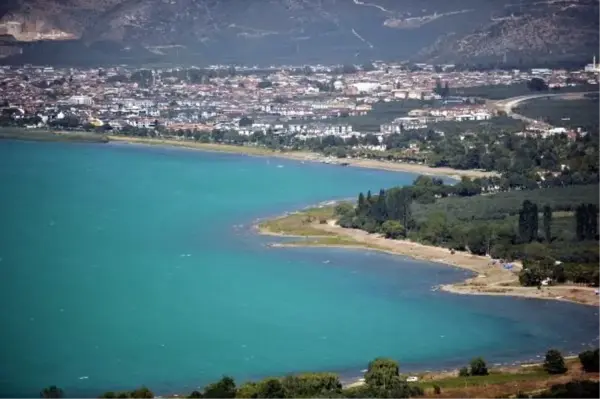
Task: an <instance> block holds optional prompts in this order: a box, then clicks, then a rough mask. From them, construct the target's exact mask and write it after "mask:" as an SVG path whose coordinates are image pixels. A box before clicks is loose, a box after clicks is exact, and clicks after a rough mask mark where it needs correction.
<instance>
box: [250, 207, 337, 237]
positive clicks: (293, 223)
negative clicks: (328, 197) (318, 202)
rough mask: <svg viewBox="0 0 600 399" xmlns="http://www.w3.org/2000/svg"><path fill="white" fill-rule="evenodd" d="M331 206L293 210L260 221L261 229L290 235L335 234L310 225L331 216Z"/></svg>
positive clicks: (332, 208) (332, 209)
mask: <svg viewBox="0 0 600 399" xmlns="http://www.w3.org/2000/svg"><path fill="white" fill-rule="evenodd" d="M333 211H334V207H333V206H324V207H321V208H310V209H307V210H304V211H301V212H295V213H292V214H290V215H287V216H283V217H279V218H275V219H271V220H267V221H264V222H262V223H260V225H259V227H260V228H261V229H262V230H263V231H267V232H270V233H276V234H284V235H290V236H299V237H307V236H313V237H314V236H335V234H333V233H328V232H324V231H322V230H319V229H316V228H314V227H313V226H312V223H314V222H318V221H319V220H321V219H322V220H327V219H331V218H332V217H333Z"/></svg>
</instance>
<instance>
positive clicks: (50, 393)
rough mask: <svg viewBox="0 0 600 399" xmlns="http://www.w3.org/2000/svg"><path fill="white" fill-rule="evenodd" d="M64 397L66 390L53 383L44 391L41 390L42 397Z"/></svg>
mask: <svg viewBox="0 0 600 399" xmlns="http://www.w3.org/2000/svg"><path fill="white" fill-rule="evenodd" d="M62 397H64V392H63V390H62V389H60V388H59V387H57V386H56V385H51V386H49V387H47V388H44V390H43V391H42V392H40V398H62Z"/></svg>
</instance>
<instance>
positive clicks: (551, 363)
mask: <svg viewBox="0 0 600 399" xmlns="http://www.w3.org/2000/svg"><path fill="white" fill-rule="evenodd" d="M544 370H546V371H547V372H548V373H549V374H564V373H565V372H566V371H567V367H566V366H565V359H564V358H563V355H562V354H561V353H560V352H559V351H557V350H556V349H550V350H549V351H548V352H546V359H545V360H544Z"/></svg>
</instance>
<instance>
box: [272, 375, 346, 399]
mask: <svg viewBox="0 0 600 399" xmlns="http://www.w3.org/2000/svg"><path fill="white" fill-rule="evenodd" d="M282 384H283V386H284V389H285V393H286V397H289V398H298V397H300V398H306V397H331V396H335V395H337V394H340V393H341V390H342V384H341V383H340V380H339V377H338V376H337V375H336V374H333V373H307V374H300V375H292V376H287V377H285V378H284V379H283V380H282Z"/></svg>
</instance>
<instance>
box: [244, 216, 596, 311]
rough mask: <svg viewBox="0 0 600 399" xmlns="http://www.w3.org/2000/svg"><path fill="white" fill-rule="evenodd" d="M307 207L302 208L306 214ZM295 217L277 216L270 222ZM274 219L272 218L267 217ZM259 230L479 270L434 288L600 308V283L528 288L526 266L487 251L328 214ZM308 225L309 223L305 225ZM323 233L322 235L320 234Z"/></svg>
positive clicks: (301, 243)
mask: <svg viewBox="0 0 600 399" xmlns="http://www.w3.org/2000/svg"><path fill="white" fill-rule="evenodd" d="M301 214H302V212H299V213H296V215H301ZM286 217H289V215H288V216H283V217H276V218H272V219H270V221H277V220H282V219H283V218H286ZM267 222H268V221H267ZM255 228H256V229H257V231H258V233H259V234H262V235H269V236H279V237H289V238H294V237H295V238H300V239H299V240H296V241H291V242H285V243H272V244H269V246H271V247H275V248H285V247H330V248H348V249H359V250H368V251H379V252H383V253H387V254H390V255H397V256H407V257H409V258H412V259H417V260H422V261H427V262H434V263H438V264H444V265H446V266H452V267H457V268H461V269H464V270H468V271H470V272H472V273H474V274H475V275H474V276H473V277H468V278H466V279H464V280H461V281H457V282H455V283H451V284H442V285H435V286H432V287H431V289H432V290H433V291H437V290H441V291H444V292H448V293H452V294H460V295H495V296H509V297H518V298H527V299H543V300H554V301H566V302H572V303H577V304H580V305H586V306H595V307H598V306H599V305H600V303H599V297H598V295H596V294H595V291H596V289H597V288H594V287H587V286H577V285H555V286H544V287H541V288H540V289H538V288H537V287H524V286H521V285H520V284H519V278H518V273H519V271H521V269H522V265H521V264H520V263H518V262H512V265H513V267H512V270H508V269H505V268H504V267H503V265H502V264H500V263H499V262H495V261H494V260H493V259H492V258H490V257H487V256H479V255H473V254H471V253H468V252H464V251H450V250H449V249H447V248H443V247H436V246H431V245H424V244H421V243H417V242H414V241H409V240H392V239H387V238H385V237H382V236H381V235H378V234H370V233H367V232H365V231H362V230H357V229H348V228H343V227H340V226H338V225H336V224H335V220H332V219H328V220H327V223H319V222H315V221H313V222H311V223H310V224H309V225H308V228H310V229H311V230H309V231H308V232H309V234H296V235H294V234H290V233H284V232H281V231H279V232H278V231H273V230H272V228H270V227H269V226H267V225H265V222H259V224H258V225H256V226H255ZM306 228H307V227H306V226H305V227H304V229H306ZM319 232H321V233H322V234H319Z"/></svg>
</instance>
